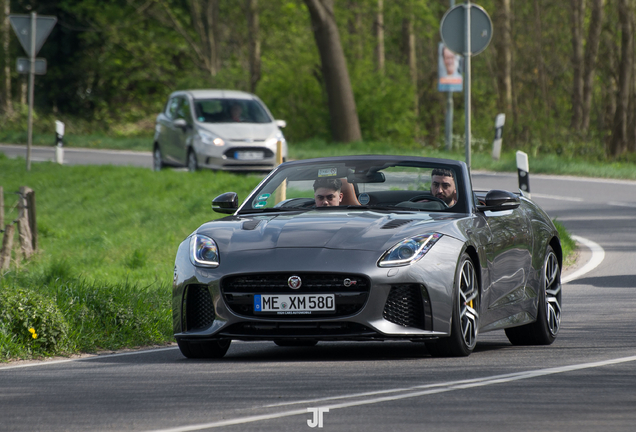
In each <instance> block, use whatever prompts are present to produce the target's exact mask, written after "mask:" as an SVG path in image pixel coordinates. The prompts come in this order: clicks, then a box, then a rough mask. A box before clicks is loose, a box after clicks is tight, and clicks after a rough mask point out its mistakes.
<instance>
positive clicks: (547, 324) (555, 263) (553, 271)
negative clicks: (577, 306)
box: [506, 246, 562, 345]
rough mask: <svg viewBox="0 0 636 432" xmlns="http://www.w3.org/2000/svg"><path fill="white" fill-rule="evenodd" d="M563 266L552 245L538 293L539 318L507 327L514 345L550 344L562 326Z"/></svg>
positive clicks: (548, 252) (549, 247)
mask: <svg viewBox="0 0 636 432" xmlns="http://www.w3.org/2000/svg"><path fill="white" fill-rule="evenodd" d="M561 291H562V290H561V268H560V267H559V260H558V258H557V256H556V254H555V253H554V250H553V249H552V247H551V246H548V249H547V251H546V254H545V258H544V260H543V268H542V270H541V286H540V291H539V294H538V297H539V303H538V305H537V308H538V309H537V320H536V321H535V322H533V323H531V324H526V325H523V326H519V327H512V328H508V329H506V336H507V337H508V340H509V341H510V342H511V343H512V344H513V345H550V344H552V342H554V340H555V339H556V337H557V335H558V334H559V328H560V326H561V297H562V296H561Z"/></svg>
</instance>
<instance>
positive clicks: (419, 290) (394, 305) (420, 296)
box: [382, 284, 433, 330]
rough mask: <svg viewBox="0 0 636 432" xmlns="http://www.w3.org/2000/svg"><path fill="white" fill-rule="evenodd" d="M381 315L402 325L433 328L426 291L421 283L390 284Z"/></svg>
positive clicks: (426, 328) (423, 328)
mask: <svg viewBox="0 0 636 432" xmlns="http://www.w3.org/2000/svg"><path fill="white" fill-rule="evenodd" d="M382 316H383V317H384V319H385V320H387V321H390V322H392V323H393V324H397V325H400V326H403V327H415V328H419V329H422V330H432V329H433V325H432V317H431V307H430V301H429V299H428V293H427V292H426V289H425V288H424V287H423V286H421V285H416V284H409V285H394V286H392V287H391V291H390V292H389V296H388V298H387V300H386V304H385V305H384V312H383V313H382Z"/></svg>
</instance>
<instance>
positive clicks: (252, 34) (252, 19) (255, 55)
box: [245, 0, 261, 93]
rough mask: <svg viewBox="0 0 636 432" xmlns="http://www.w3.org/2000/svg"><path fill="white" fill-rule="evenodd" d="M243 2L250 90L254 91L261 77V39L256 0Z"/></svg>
mask: <svg viewBox="0 0 636 432" xmlns="http://www.w3.org/2000/svg"><path fill="white" fill-rule="evenodd" d="M245 3H246V10H247V31H248V35H249V52H250V54H249V63H250V91H251V92H252V93H256V85H257V84H258V81H259V80H260V79H261V39H260V35H259V31H260V29H259V22H258V0H245Z"/></svg>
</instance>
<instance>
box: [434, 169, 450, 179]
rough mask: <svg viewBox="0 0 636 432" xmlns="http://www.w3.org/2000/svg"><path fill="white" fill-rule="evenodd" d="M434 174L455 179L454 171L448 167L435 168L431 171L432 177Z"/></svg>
mask: <svg viewBox="0 0 636 432" xmlns="http://www.w3.org/2000/svg"><path fill="white" fill-rule="evenodd" d="M433 176H442V177H452V178H453V180H454V179H455V176H454V175H453V171H451V170H449V169H446V168H434V169H433V172H432V173H431V177H433Z"/></svg>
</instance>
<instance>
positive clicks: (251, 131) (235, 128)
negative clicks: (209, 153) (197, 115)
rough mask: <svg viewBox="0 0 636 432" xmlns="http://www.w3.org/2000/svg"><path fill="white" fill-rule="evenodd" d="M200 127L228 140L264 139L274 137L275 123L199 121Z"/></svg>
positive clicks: (277, 131) (275, 131) (275, 133)
mask: <svg viewBox="0 0 636 432" xmlns="http://www.w3.org/2000/svg"><path fill="white" fill-rule="evenodd" d="M199 127H201V129H203V130H205V131H208V132H210V133H212V134H214V135H216V136H218V137H220V138H223V139H225V140H229V141H247V142H249V141H264V140H267V139H269V138H273V137H276V136H277V135H278V134H279V133H280V130H279V129H278V126H276V123H274V122H272V123H199Z"/></svg>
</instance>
